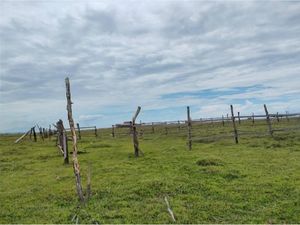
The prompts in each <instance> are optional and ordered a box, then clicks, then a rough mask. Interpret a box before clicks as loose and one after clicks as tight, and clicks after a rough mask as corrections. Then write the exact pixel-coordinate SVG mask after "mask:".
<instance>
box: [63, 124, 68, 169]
mask: <svg viewBox="0 0 300 225" xmlns="http://www.w3.org/2000/svg"><path fill="white" fill-rule="evenodd" d="M62 138H63V145H62V147H63V151H64V164H69V151H68V136H67V132H66V130H65V129H64V130H63V133H62Z"/></svg>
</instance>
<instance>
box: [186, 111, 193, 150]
mask: <svg viewBox="0 0 300 225" xmlns="http://www.w3.org/2000/svg"><path fill="white" fill-rule="evenodd" d="M186 110H187V123H188V147H189V150H192V122H191V115H190V107H189V106H187V107H186Z"/></svg>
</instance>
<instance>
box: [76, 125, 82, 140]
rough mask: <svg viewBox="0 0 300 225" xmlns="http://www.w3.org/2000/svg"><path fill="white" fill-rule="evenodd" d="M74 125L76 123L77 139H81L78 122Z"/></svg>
mask: <svg viewBox="0 0 300 225" xmlns="http://www.w3.org/2000/svg"><path fill="white" fill-rule="evenodd" d="M76 125H77V130H78V139H79V140H81V131H80V126H79V123H77V124H76Z"/></svg>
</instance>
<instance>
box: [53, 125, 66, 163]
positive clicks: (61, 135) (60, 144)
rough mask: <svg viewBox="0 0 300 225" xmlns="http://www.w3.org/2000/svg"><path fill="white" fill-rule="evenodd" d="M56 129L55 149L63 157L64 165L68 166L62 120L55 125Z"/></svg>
mask: <svg viewBox="0 0 300 225" xmlns="http://www.w3.org/2000/svg"><path fill="white" fill-rule="evenodd" d="M56 128H57V140H58V144H57V147H58V149H59V150H60V152H61V154H62V155H63V156H64V163H65V164H69V151H68V137H67V132H66V130H65V128H64V124H63V121H62V120H58V122H57V123H56Z"/></svg>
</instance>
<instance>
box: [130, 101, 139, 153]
mask: <svg viewBox="0 0 300 225" xmlns="http://www.w3.org/2000/svg"><path fill="white" fill-rule="evenodd" d="M140 111H141V107H140V106H138V108H137V110H136V112H135V114H134V116H133V117H132V123H131V126H132V132H133V133H132V139H133V146H134V155H135V157H139V151H140V149H139V140H138V134H137V130H136V125H135V120H136V118H137V116H138V115H139V113H140Z"/></svg>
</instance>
